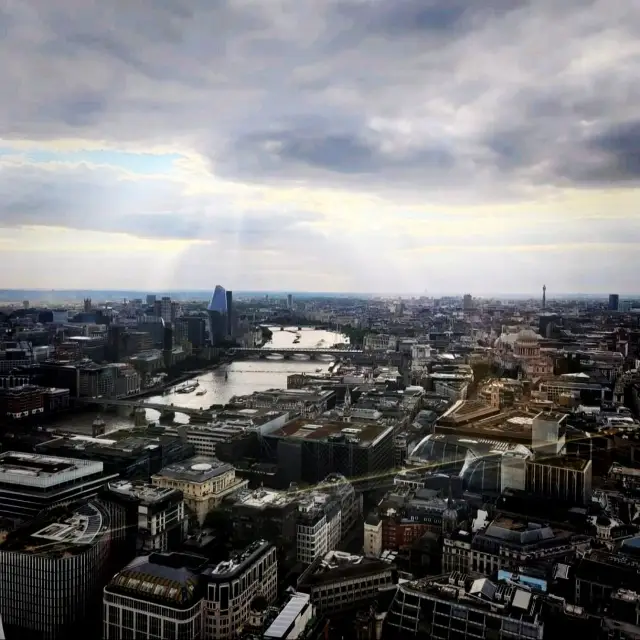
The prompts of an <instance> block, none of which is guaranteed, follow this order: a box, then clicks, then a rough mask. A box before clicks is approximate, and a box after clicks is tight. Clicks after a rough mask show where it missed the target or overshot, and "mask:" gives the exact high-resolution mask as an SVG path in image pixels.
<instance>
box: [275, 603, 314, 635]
mask: <svg viewBox="0 0 640 640" xmlns="http://www.w3.org/2000/svg"><path fill="white" fill-rule="evenodd" d="M315 609H316V608H315V607H314V606H313V604H312V603H311V597H310V596H309V595H308V594H306V593H294V594H292V595H291V599H290V600H289V602H287V604H285V605H284V607H283V609H282V611H281V612H280V613H279V614H278V617H277V618H276V619H275V620H274V621H273V622H272V623H271V626H270V627H269V628H268V629H267V630H266V631H265V633H264V636H263V638H265V639H272V640H276V638H278V639H283V640H297V639H298V638H299V637H300V636H301V635H302V633H303V632H304V630H305V628H306V626H307V625H308V624H309V622H310V621H311V619H312V618H313V617H314V615H315Z"/></svg>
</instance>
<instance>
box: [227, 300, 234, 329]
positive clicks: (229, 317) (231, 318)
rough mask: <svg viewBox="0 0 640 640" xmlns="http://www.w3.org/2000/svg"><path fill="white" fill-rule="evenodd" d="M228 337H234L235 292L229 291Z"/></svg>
mask: <svg viewBox="0 0 640 640" xmlns="http://www.w3.org/2000/svg"><path fill="white" fill-rule="evenodd" d="M227 335H228V336H233V291H227Z"/></svg>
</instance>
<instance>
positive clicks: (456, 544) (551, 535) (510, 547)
mask: <svg viewBox="0 0 640 640" xmlns="http://www.w3.org/2000/svg"><path fill="white" fill-rule="evenodd" d="M588 546H589V538H588V537H587V536H585V535H578V534H575V533H573V532H572V531H567V530H564V529H560V528H557V527H551V526H549V525H548V524H545V523H544V522H535V521H532V520H524V519H520V518H512V517H509V516H506V515H502V514H499V515H498V516H497V517H496V518H495V519H494V520H493V521H492V522H491V523H489V525H488V526H487V527H486V528H484V529H481V530H479V531H477V532H475V533H473V534H471V533H469V532H467V531H453V532H450V533H449V534H448V535H446V536H445V539H444V545H443V549H442V568H443V569H444V571H447V572H449V571H461V572H463V573H468V572H474V573H481V574H483V575H487V576H491V575H493V574H494V573H495V572H496V571H499V570H501V569H504V570H516V569H517V568H518V567H519V566H524V565H527V564H531V563H533V562H536V563H538V564H542V563H545V562H546V563H547V564H549V563H553V562H558V561H561V560H562V559H564V558H568V559H569V560H571V559H573V558H574V557H575V555H576V553H577V551H581V550H584V549H586V548H587V547H588Z"/></svg>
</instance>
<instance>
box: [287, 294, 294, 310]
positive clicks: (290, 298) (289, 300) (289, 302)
mask: <svg viewBox="0 0 640 640" xmlns="http://www.w3.org/2000/svg"><path fill="white" fill-rule="evenodd" d="M287 309H289V311H291V309H293V296H292V295H291V294H290V293H289V294H288V295H287Z"/></svg>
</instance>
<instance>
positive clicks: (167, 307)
mask: <svg viewBox="0 0 640 640" xmlns="http://www.w3.org/2000/svg"><path fill="white" fill-rule="evenodd" d="M172 312H173V305H172V303H171V298H170V297H169V296H163V297H162V299H161V300H156V301H155V302H154V303H153V315H154V316H156V318H162V319H163V320H164V321H165V322H171V318H172Z"/></svg>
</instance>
